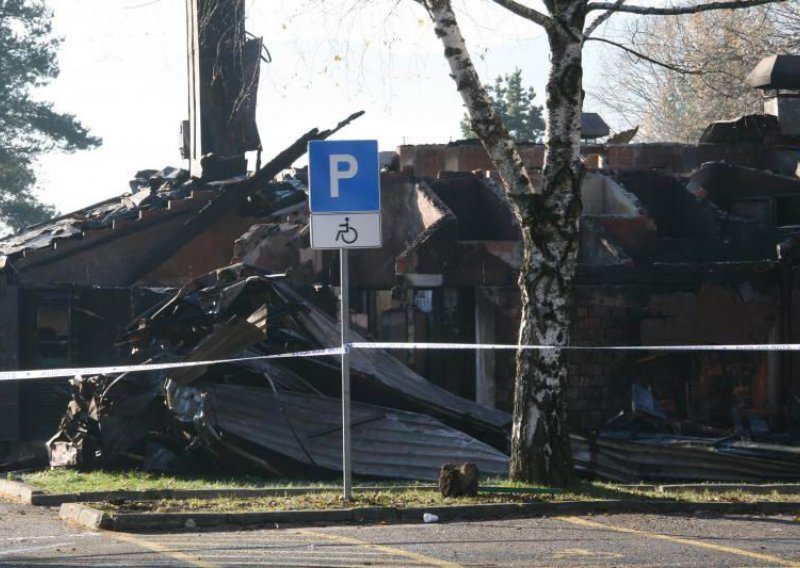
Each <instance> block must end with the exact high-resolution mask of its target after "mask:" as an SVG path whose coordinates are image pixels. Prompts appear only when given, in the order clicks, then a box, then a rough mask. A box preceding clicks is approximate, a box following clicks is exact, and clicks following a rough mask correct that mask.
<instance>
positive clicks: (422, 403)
mask: <svg viewBox="0 0 800 568" xmlns="http://www.w3.org/2000/svg"><path fill="white" fill-rule="evenodd" d="M274 286H275V288H276V289H277V290H279V291H280V292H281V293H282V294H283V295H284V296H285V297H287V298H288V299H290V300H291V301H293V302H296V303H298V304H302V305H303V306H304V307H305V308H306V309H305V310H303V311H300V312H298V313H297V314H296V316H295V317H296V318H297V319H298V321H300V323H301V324H302V326H303V330H304V331H305V332H307V333H308V334H309V335H311V336H312V337H313V338H314V340H316V342H317V343H318V344H319V345H320V346H323V347H334V346H337V345H340V344H341V335H340V331H339V323H338V322H337V321H335V320H334V319H333V318H331V317H330V316H328V315H327V314H326V313H324V312H323V311H321V310H319V309H318V308H316V307H315V306H313V305H312V304H311V303H310V302H308V301H306V300H305V299H304V298H303V297H302V296H300V295H299V294H297V293H296V292H294V290H292V289H291V288H289V286H287V285H286V284H283V283H282V282H277V281H276V282H274ZM350 335H351V340H352V341H354V342H363V341H366V340H365V339H364V338H363V337H361V336H360V335H358V333H356V332H354V331H351V332H350ZM350 363H351V367H352V371H353V373H354V374H356V375H357V374H361V375H368V376H370V377H371V378H372V379H373V380H375V381H377V382H378V383H380V385H381V386H383V387H384V388H386V389H390V390H392V391H394V392H395V393H396V395H397V396H398V397H399V398H398V403H401V402H403V399H405V402H406V404H407V407H409V408H412V407H413V409H414V410H419V411H421V412H426V413H429V414H431V415H433V416H436V417H437V418H441V419H444V420H448V421H452V422H457V423H472V424H479V425H482V426H483V427H489V428H492V429H496V430H501V429H505V428H506V427H507V426H509V425H510V423H511V415H510V414H508V413H507V412H503V411H502V410H497V409H494V408H489V407H487V406H483V405H482V404H478V403H477V402H474V401H471V400H467V399H465V398H461V397H460V396H457V395H455V394H453V393H451V392H448V391H446V390H444V389H443V388H440V387H438V386H436V385H435V384H433V383H432V382H431V381H429V380H428V379H426V378H425V377H423V376H421V375H418V374H417V373H415V372H414V371H413V370H411V369H409V368H408V367H406V366H405V365H403V363H401V362H400V361H398V360H397V359H396V358H394V357H392V356H391V355H390V354H389V353H388V352H386V351H382V350H354V351H353V352H352V353H351V356H350ZM354 379H355V380H358V378H357V377H354Z"/></svg>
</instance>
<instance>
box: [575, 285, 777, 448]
mask: <svg viewBox="0 0 800 568" xmlns="http://www.w3.org/2000/svg"><path fill="white" fill-rule="evenodd" d="M662 288H663V287H662ZM775 301H776V300H775V298H774V296H772V295H770V293H769V290H766V291H761V292H759V291H753V290H752V289H751V287H750V284H746V285H742V284H740V285H722V284H702V285H695V286H692V287H685V286H684V288H683V289H675V290H661V291H659V290H656V289H654V287H652V286H650V287H648V286H646V285H641V286H629V287H624V288H623V287H617V286H579V287H577V288H576V292H575V297H574V304H573V314H572V320H573V329H572V342H573V344H574V345H597V346H603V345H676V344H692V345H704V344H705V345H707V344H721V343H734V344H735V343H765V342H767V341H768V339H769V333H770V329H771V328H772V326H773V324H774V321H775V317H776V304H775ZM765 361H766V360H765V356H764V355H763V354H761V353H723V354H718V353H714V352H702V353H680V352H677V353H676V352H670V353H658V352H640V351H633V352H602V351H576V352H571V353H570V354H569V362H568V365H569V379H568V386H567V400H568V412H569V421H570V426H571V428H572V429H573V430H575V431H581V432H586V431H591V430H593V429H597V428H600V427H602V425H603V424H604V423H605V422H606V421H607V420H608V419H609V418H611V417H612V416H614V414H616V413H617V412H619V411H620V410H627V409H630V405H631V403H630V398H631V397H630V392H631V384H632V383H633V382H638V383H639V384H642V385H643V386H646V387H650V388H651V389H652V391H653V394H654V396H655V398H656V399H657V400H659V401H660V402H661V404H662V406H663V407H664V410H666V411H667V412H668V413H670V414H672V415H673V416H678V417H681V418H689V419H693V420H697V421H700V422H703V423H706V424H710V425H715V426H719V427H725V428H726V427H729V426H730V425H731V406H732V405H733V404H734V403H735V400H734V398H735V392H734V391H735V390H736V391H737V392H744V393H746V395H747V396H749V397H750V400H749V401H748V404H750V405H752V406H753V407H756V408H758V407H759V406H760V405H763V404H764V397H765V393H764V388H765V386H766V385H765V384H764V379H765V374H764V373H765V367H764V365H765Z"/></svg>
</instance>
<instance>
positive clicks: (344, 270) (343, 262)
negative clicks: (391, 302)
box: [339, 248, 353, 501]
mask: <svg viewBox="0 0 800 568" xmlns="http://www.w3.org/2000/svg"><path fill="white" fill-rule="evenodd" d="M347 260H348V259H347V249H344V248H343V249H339V286H340V287H341V299H342V308H341V314H342V350H343V352H342V474H343V483H342V487H343V493H344V499H345V501H350V500H351V499H352V497H353V487H352V484H353V479H352V471H351V464H350V353H349V351H348V344H349V343H350V275H349V274H348V266H347Z"/></svg>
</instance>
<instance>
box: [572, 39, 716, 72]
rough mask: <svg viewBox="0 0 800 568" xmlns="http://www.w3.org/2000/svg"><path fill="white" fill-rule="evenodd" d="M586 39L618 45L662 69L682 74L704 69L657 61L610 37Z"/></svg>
mask: <svg viewBox="0 0 800 568" xmlns="http://www.w3.org/2000/svg"><path fill="white" fill-rule="evenodd" d="M586 41H599V42H601V43H607V44H608V45H613V46H614V47H618V48H619V49H621V50H623V51H625V52H627V53H630V54H631V55H633V56H634V57H638V58H639V59H642V60H644V61H647V62H648V63H652V64H653V65H658V66H659V67H663V68H664V69H669V70H670V71H675V72H677V73H683V74H684V75H702V74H703V73H704V72H705V71H704V70H703V69H700V68H698V69H688V68H686V67H681V66H679V65H672V64H670V63H665V62H663V61H658V60H656V59H653V58H652V57H648V56H647V55H645V54H644V53H639V52H638V51H636V50H634V49H631V48H630V47H628V46H625V45H622V44H621V43H617V42H615V41H611V40H610V39H605V38H602V37H587V38H586Z"/></svg>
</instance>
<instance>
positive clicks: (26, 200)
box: [0, 0, 101, 228]
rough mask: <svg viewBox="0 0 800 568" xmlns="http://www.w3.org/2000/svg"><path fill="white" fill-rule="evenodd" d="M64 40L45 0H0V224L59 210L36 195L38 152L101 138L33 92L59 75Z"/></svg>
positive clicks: (39, 218) (14, 223) (89, 145)
mask: <svg viewBox="0 0 800 568" xmlns="http://www.w3.org/2000/svg"><path fill="white" fill-rule="evenodd" d="M60 43H61V40H60V38H58V37H55V36H54V34H53V29H52V11H51V10H50V9H49V8H48V7H47V5H46V4H45V3H44V2H43V1H41V0H0V225H2V224H5V225H7V226H10V227H12V228H18V227H22V226H25V225H28V224H32V223H36V222H40V221H43V220H45V219H47V218H48V217H50V216H52V215H53V214H54V213H55V210H54V209H53V207H51V206H49V205H46V204H42V203H40V202H39V201H38V200H37V199H36V197H35V196H34V195H33V189H34V187H35V185H36V175H35V172H34V168H33V166H34V161H35V159H36V158H37V157H38V156H40V155H42V154H43V153H46V152H50V151H53V150H60V151H64V152H73V151H75V150H82V149H86V148H93V147H96V146H98V145H99V144H100V143H101V140H100V139H99V138H96V137H94V136H92V135H90V134H89V131H88V130H87V129H86V128H85V127H84V126H83V125H82V124H81V123H80V122H79V121H78V120H77V119H76V118H75V116H74V115H71V114H63V113H59V112H57V111H55V110H54V109H53V105H52V104H51V103H49V102H45V101H40V100H37V99H36V98H35V97H34V94H33V93H34V91H35V90H36V89H37V88H39V87H42V86H43V85H46V84H47V83H48V82H50V81H51V80H52V79H54V78H55V77H56V76H58V71H59V70H58V64H57V60H56V52H57V49H58V47H59V45H60Z"/></svg>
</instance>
